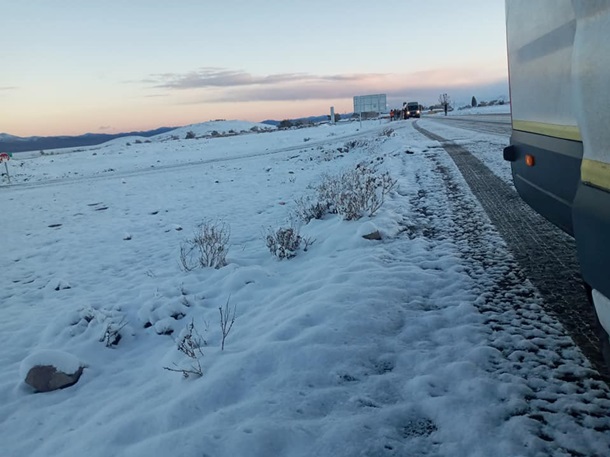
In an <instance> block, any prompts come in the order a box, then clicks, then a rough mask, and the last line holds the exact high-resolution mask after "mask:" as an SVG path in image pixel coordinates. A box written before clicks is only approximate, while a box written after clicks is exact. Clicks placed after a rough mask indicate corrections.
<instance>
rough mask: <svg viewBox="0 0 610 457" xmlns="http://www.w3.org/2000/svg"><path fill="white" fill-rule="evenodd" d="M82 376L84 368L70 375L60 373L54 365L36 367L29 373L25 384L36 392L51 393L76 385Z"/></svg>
mask: <svg viewBox="0 0 610 457" xmlns="http://www.w3.org/2000/svg"><path fill="white" fill-rule="evenodd" d="M82 374H83V367H80V368H79V369H78V370H77V371H76V372H75V373H72V374H68V373H64V372H63V371H58V370H57V368H55V367H54V366H53V365H36V366H34V367H32V368H31V369H30V371H28V374H27V376H26V377H25V382H26V384H28V385H30V386H32V387H33V388H34V390H35V391H36V392H51V391H53V390H57V389H64V388H66V387H70V386H72V385H74V384H76V383H77V382H78V380H79V378H80V376H81V375H82Z"/></svg>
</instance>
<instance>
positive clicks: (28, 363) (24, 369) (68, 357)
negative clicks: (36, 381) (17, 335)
mask: <svg viewBox="0 0 610 457" xmlns="http://www.w3.org/2000/svg"><path fill="white" fill-rule="evenodd" d="M45 365H50V366H53V367H55V368H56V369H57V370H58V371H61V372H63V373H66V374H74V373H76V372H77V371H78V369H79V368H80V367H81V366H82V364H81V363H80V361H79V360H78V359H77V358H76V357H74V356H73V355H72V354H69V353H67V352H63V351H52V350H46V351H40V352H35V353H33V354H30V355H29V356H27V357H26V358H25V359H24V360H23V362H21V366H20V369H19V377H20V378H21V379H25V377H26V376H27V374H28V372H29V371H30V369H32V368H33V367H35V366H45Z"/></svg>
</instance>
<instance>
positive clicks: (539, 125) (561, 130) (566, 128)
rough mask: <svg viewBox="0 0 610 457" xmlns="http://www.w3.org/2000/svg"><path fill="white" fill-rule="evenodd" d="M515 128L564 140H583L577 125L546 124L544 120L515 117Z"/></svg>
mask: <svg viewBox="0 0 610 457" xmlns="http://www.w3.org/2000/svg"><path fill="white" fill-rule="evenodd" d="M513 129H514V130H520V131H522V132H529V133H537V134H539V135H545V136H552V137H554V138H562V139H564V140H572V141H582V137H581V136H580V130H579V129H578V127H576V126H575V125H559V124H545V123H544V122H533V121H520V120H518V119H513Z"/></svg>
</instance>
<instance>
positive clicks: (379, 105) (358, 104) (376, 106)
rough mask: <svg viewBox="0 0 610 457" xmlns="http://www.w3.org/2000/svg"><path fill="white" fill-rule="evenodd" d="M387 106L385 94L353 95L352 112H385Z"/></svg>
mask: <svg viewBox="0 0 610 457" xmlns="http://www.w3.org/2000/svg"><path fill="white" fill-rule="evenodd" d="M387 106H388V105H387V101H386V94H375V95H356V96H354V113H385V112H387V111H388V107H387Z"/></svg>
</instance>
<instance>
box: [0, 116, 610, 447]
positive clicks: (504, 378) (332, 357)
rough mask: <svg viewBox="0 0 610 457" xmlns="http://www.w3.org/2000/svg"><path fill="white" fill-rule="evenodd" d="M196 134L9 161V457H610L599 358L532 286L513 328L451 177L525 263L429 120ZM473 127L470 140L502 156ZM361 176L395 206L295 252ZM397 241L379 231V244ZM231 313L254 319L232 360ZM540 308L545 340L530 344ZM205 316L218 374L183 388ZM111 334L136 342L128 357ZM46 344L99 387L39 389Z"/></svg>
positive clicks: (2, 194)
mask: <svg viewBox="0 0 610 457" xmlns="http://www.w3.org/2000/svg"><path fill="white" fill-rule="evenodd" d="M421 122H422V125H423V123H424V122H429V125H426V126H425V127H426V128H430V129H433V128H434V125H436V123H434V122H432V121H426V120H425V119H422V120H421ZM252 126H254V124H252ZM220 127H221V126H219V125H216V126H215V128H214V130H217V131H220V130H221V128H220ZM243 127H244V128H241V127H240V129H239V130H246V131H250V129H249V128H247V127H248V126H247V125H244V126H243ZM197 128H198V127H197V126H189V128H187V129H186V131H189V130H193V131H194V132H195V133H196V134H197V135H199V134H200V133H199V132H198V131H195V130H196V129H197ZM231 128H232V127H231ZM388 128H392V129H393V132H390V131H389V130H387V129H388ZM201 129H202V130H201V131H207V130H206V127H201ZM445 133H447V130H445V131H444V132H443V134H445ZM185 134H186V132H181V133H180V135H178V139H174V140H171V139H170V140H166V138H167V134H166V135H165V137H164V139H160V138H158V139H151V142H150V143H146V142H144V141H142V142H138V143H135V141H134V139H131V140H128V139H121V140H114V141H113V142H111V143H109V144H105V145H101V146H98V147H94V148H81V150H77V151H76V152H74V151H72V152H70V151H63V153H61V154H57V155H55V154H53V155H51V154H49V155H45V156H38V157H32V158H20V157H19V155H18V154H15V157H14V158H13V160H11V162H10V164H9V165H10V167H9V171H10V172H11V178H12V184H11V185H8V183H7V181H6V177H3V178H4V180H3V181H2V185H1V186H0V214H2V216H1V219H0V232H1V233H2V237H3V243H2V256H1V257H0V268H1V270H2V275H1V278H0V303H1V307H2V313H3V314H2V317H3V319H2V320H1V321H0V366H1V367H2V370H1V371H0V443H2V445H1V446H0V448H1V452H0V455H2V456H7V457H26V456H27V457H43V456H44V457H48V456H62V457H63V456H66V457H68V456H70V457H71V456H85V455H86V456H91V457H97V456H99V457H102V456H103V457H107V456H129V457H132V456H133V457H135V456H142V457H144V456H145V457H156V456H159V457H161V456H163V457H164V456H169V455H172V456H177V457H195V456H197V457H201V456H207V457H224V456H248V457H250V456H261V457H263V456H264V457H268V456H303V457H305V456H308V457H309V456H350V457H352V456H405V455H413V456H419V455H430V456H451V457H454V456H469V457H470V456H485V457H488V456H491V455H494V456H547V455H553V456H568V455H589V456H593V455H598V456H601V455H608V452H609V450H610V433H609V430H610V419H609V418H610V415H609V413H610V400H608V388H607V387H606V386H605V385H604V384H602V383H599V382H594V381H590V382H589V381H586V380H585V381H583V379H586V378H587V377H588V376H589V374H591V370H590V368H589V364H588V362H587V360H586V359H585V358H584V357H583V356H582V355H581V353H580V351H579V350H578V349H577V348H576V347H575V346H574V345H573V344H572V342H571V340H570V339H569V338H567V337H565V336H564V335H563V333H562V330H561V327H560V326H559V324H557V322H556V321H554V319H552V318H551V317H549V316H545V315H544V313H543V312H542V310H541V309H540V307H539V306H538V303H539V302H540V296H539V295H538V294H537V292H536V291H535V290H533V288H532V286H531V285H530V284H529V283H528V282H527V280H523V281H521V282H520V283H519V286H518V289H517V290H508V291H504V292H503V293H504V294H505V295H503V296H502V300H500V301H499V303H500V304H503V306H505V309H504V310H502V309H500V310H496V312H497V316H495V317H494V318H493V319H491V318H490V317H489V314H484V313H482V312H481V304H482V303H485V302H486V301H488V300H489V296H490V292H491V290H492V287H493V283H494V281H495V279H494V278H495V277H494V274H497V271H494V268H489V269H485V268H478V269H476V274H473V271H474V270H473V268H474V267H473V265H474V264H473V263H472V262H471V260H469V258H468V257H467V256H465V255H464V252H465V251H464V245H463V243H461V242H460V241H459V240H458V239H456V238H455V237H454V234H455V233H456V231H457V230H459V229H460V227H459V224H458V223H456V221H455V213H453V212H452V211H453V210H452V206H451V205H452V203H451V201H450V198H449V197H448V195H447V194H446V192H445V191H444V187H445V184H444V182H443V180H442V176H441V175H440V174H439V172H438V170H439V169H440V168H443V169H444V170H446V171H445V172H446V173H449V174H450V175H451V176H452V179H453V180H454V182H455V185H456V186H457V188H458V189H459V190H460V195H461V197H459V200H460V204H464V205H468V207H469V208H470V212H469V214H468V215H467V217H468V220H469V221H470V223H472V224H475V225H476V226H477V227H478V228H479V230H481V237H480V238H477V240H476V243H477V245H480V246H482V248H481V249H484V252H489V253H491V254H489V255H490V256H493V259H494V260H497V262H498V264H503V263H510V262H511V258H510V255H509V253H508V252H507V250H506V247H505V245H504V243H503V241H502V240H501V238H500V237H499V236H498V234H497V233H496V232H495V230H494V228H493V226H491V224H489V222H488V220H487V219H486V216H485V214H484V213H483V212H482V210H481V209H480V208H479V207H478V205H477V203H476V200H474V198H473V197H472V195H471V194H470V193H469V191H468V189H467V186H466V185H465V184H464V182H463V180H461V179H460V176H459V173H458V172H457V171H456V169H455V167H454V165H453V162H452V161H451V159H450V158H449V157H448V156H447V155H446V153H445V152H444V150H443V149H442V148H440V147H439V145H438V144H437V143H436V142H434V141H431V140H429V139H427V138H426V137H424V136H422V135H421V134H420V133H418V132H417V131H415V130H414V129H413V127H412V122H411V121H400V122H393V123H387V122H385V121H383V122H380V121H367V122H363V123H362V128H360V125H359V123H358V122H353V123H339V124H338V125H335V126H329V125H326V126H320V127H316V128H309V129H301V130H291V131H281V132H268V133H254V132H252V133H248V134H242V135H237V136H229V137H224V138H214V139H203V138H202V139H185ZM439 134H441V133H439ZM467 135H470V140H468V139H467V138H457V139H458V140H459V141H462V142H463V144H464V145H465V147H468V145H469V144H476V145H477V152H476V153H477V154H480V155H484V154H487V155H501V147H498V145H497V144H493V143H489V142H488V141H487V136H486V135H477V134H474V133H472V132H468V133H467ZM170 138H171V134H170ZM505 140H506V139H505V138H500V139H498V140H497V141H498V142H499V143H501V142H503V141H505ZM469 141H470V142H469ZM486 141H487V144H488V147H487V149H485V144H486ZM127 143H129V145H127ZM361 163H365V164H367V165H368V166H369V167H371V168H372V167H375V168H376V169H378V172H379V173H383V172H389V173H390V175H391V176H392V178H393V179H395V180H396V181H397V183H396V185H395V187H394V188H393V190H392V191H391V192H390V193H389V194H388V195H387V196H386V200H385V203H384V205H383V206H382V207H381V208H380V209H379V211H377V213H376V214H375V215H374V216H373V217H368V216H365V217H363V218H362V219H359V220H356V221H346V220H343V219H341V218H340V217H339V216H337V215H326V216H325V217H324V218H322V219H321V220H312V221H310V222H309V223H307V224H303V225H302V226H301V227H300V233H301V235H302V236H303V237H304V238H307V239H309V240H311V241H314V242H313V244H312V245H311V246H309V247H308V249H307V251H304V250H301V251H299V252H298V254H297V255H296V257H294V258H292V259H288V260H279V259H278V258H277V257H275V256H273V255H272V254H271V253H270V251H269V249H268V248H267V246H266V243H265V234H267V233H269V231H270V230H276V229H278V228H280V227H288V226H289V225H290V223H291V221H294V217H293V216H292V215H293V214H294V211H295V209H296V207H297V205H296V203H295V201H296V200H298V199H300V198H302V197H304V196H307V195H312V194H313V189H312V186H315V185H316V184H318V183H320V182H321V180H322V179H323V176H324V175H331V176H332V175H336V174H339V173H343V172H345V171H347V170H354V169H355V167H356V166H357V165H358V164H361ZM486 163H488V164H489V166H491V167H498V168H501V167H504V166H505V165H504V164H503V163H502V162H500V161H489V162H486ZM497 173H500V174H501V173H504V172H503V171H497ZM204 220H209V221H217V222H218V221H220V222H223V223H225V224H226V226H227V227H230V242H229V251H228V256H227V265H226V266H224V267H223V268H220V269H211V268H202V269H194V270H192V271H188V272H187V271H184V270H183V269H182V268H181V263H180V260H179V258H180V247H181V245H183V243H184V241H185V240H186V239H188V238H191V237H192V236H193V232H194V230H195V229H196V227H197V225H198V224H199V223H201V222H202V221H204ZM375 230H378V231H379V232H380V234H381V240H368V239H364V238H363V236H362V235H365V234H368V233H371V232H373V231H375ZM523 297H526V298H525V300H527V303H526V304H525V305H526V306H527V310H526V311H523V312H521V315H520V316H517V317H516V316H514V315H513V311H514V309H513V307H512V303H511V302H512V301H515V302H516V301H518V300H522V301H523V300H524V298H523ZM496 302H498V301H496ZM227 304H229V311H231V310H235V313H236V319H235V322H234V326H233V328H232V329H231V331H230V333H229V334H228V335H227V337H226V341H225V348H224V351H223V350H221V347H220V346H221V342H222V332H221V327H220V313H219V308H224V307H225V305H227ZM486 312H487V311H486ZM487 313H488V312H487ZM525 315H531V316H533V317H532V319H535V321H536V325H535V326H531V327H523V328H519V329H518V330H519V331H520V332H521V333H518V335H519V336H518V338H517V337H516V336H515V335H517V333H515V334H512V333H511V332H510V328H511V325H512V326H513V327H514V326H516V325H518V324H519V323H520V322H522V321H520V320H519V319H521V318H523V316H525ZM191 323H192V324H193V325H194V328H195V329H196V331H197V333H198V334H199V335H200V337H199V338H200V340H201V343H202V344H201V353H202V354H203V356H202V357H200V359H199V363H200V365H201V368H202V371H203V375H202V376H201V377H197V376H189V377H188V378H183V376H182V375H181V373H179V372H175V371H170V370H167V369H165V368H173V369H180V368H186V369H190V367H192V366H193V364H194V363H195V364H196V363H197V362H195V361H194V360H192V359H189V358H188V357H186V356H185V355H184V353H183V352H181V351H179V350H178V346H177V344H178V343H179V341H180V338H181V336H184V335H185V330H187V329H188V327H189V325H190V324H191ZM109 326H110V329H111V330H113V329H114V330H117V331H118V332H119V333H120V335H121V338H120V341H118V344H116V345H111V346H110V347H107V344H106V343H107V342H108V341H109V339H108V337H107V335H106V333H105V332H106V330H107V329H108V328H109ZM499 327H502V330H498V328H499ZM511 335H512V336H511ZM539 342H542V343H540V345H538V346H534V343H536V344H538V343H539ZM539 347H544V349H540V350H537V349H535V348H539ZM46 351H53V352H50V353H52V354H55V355H57V354H62V353H65V354H66V357H67V358H69V357H71V356H73V357H76V358H78V359H79V360H80V361H81V364H82V365H83V366H85V369H84V372H83V375H82V377H81V379H80V380H79V382H78V383H77V384H75V385H74V386H72V387H69V388H66V389H63V390H59V391H54V392H50V393H33V392H32V390H31V389H30V388H29V387H28V386H27V385H25V384H24V383H23V372H24V371H26V370H25V368H27V367H28V364H31V361H32V360H37V361H40V360H41V359H44V357H45V354H49V352H46ZM58 351H59V352H58ZM59 359H61V356H60V357H59ZM540 359H544V360H546V361H550V362H552V363H553V365H552V366H551V367H550V368H549V366H547V365H544V366H542V365H541V364H540V362H539V360H540ZM70 360H73V359H70ZM24 361H25V362H24ZM60 362H61V360H60ZM195 366H196V365H195ZM541 367H542V369H541ZM541 405H542V406H541Z"/></svg>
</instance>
